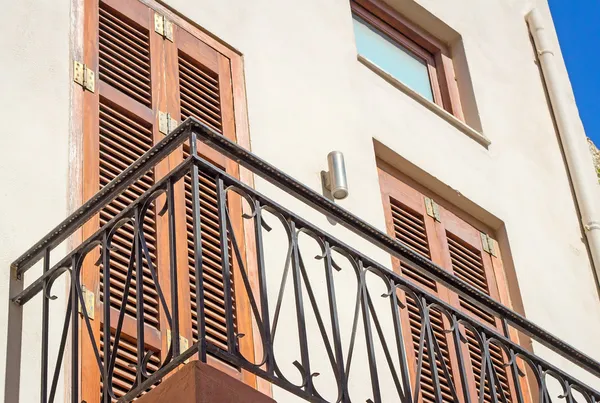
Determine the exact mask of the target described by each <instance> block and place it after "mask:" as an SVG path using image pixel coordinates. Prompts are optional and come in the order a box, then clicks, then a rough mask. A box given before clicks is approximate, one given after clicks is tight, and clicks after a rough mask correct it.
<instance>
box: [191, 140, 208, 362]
mask: <svg viewBox="0 0 600 403" xmlns="http://www.w3.org/2000/svg"><path fill="white" fill-rule="evenodd" d="M190 154H191V155H193V156H196V155H198V142H197V140H196V133H195V132H194V131H193V130H192V131H191V133H190ZM199 173H200V172H199V171H198V166H197V165H196V164H193V165H192V167H191V169H190V175H191V183H192V216H193V217H192V219H193V226H194V273H195V277H196V318H197V321H198V342H199V343H200V349H199V351H198V355H199V358H200V361H202V362H206V318H205V316H204V268H203V260H202V224H201V222H202V214H201V211H200V181H199V179H198V175H199Z"/></svg>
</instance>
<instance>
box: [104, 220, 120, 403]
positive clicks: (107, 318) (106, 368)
mask: <svg viewBox="0 0 600 403" xmlns="http://www.w3.org/2000/svg"><path fill="white" fill-rule="evenodd" d="M102 271H103V276H102V285H103V287H102V288H103V289H104V304H102V310H103V311H104V312H103V317H102V320H103V323H102V326H103V327H102V331H103V333H104V346H103V350H104V363H103V367H104V368H103V369H102V371H103V375H102V400H103V402H104V403H110V401H111V399H110V393H108V391H109V390H110V388H111V385H112V377H110V376H109V372H110V362H111V360H110V344H111V343H110V333H111V327H110V303H109V300H110V247H109V242H108V231H104V234H103V236H102ZM116 342H117V340H116V338H115V343H116Z"/></svg>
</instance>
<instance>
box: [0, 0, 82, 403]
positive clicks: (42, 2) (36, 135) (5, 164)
mask: <svg viewBox="0 0 600 403" xmlns="http://www.w3.org/2000/svg"><path fill="white" fill-rule="evenodd" d="M1 6H2V12H3V18H5V21H4V29H5V30H6V31H5V34H4V35H2V36H1V37H0V55H1V56H0V121H2V122H3V123H2V129H1V130H0V136H1V139H0V141H1V143H2V146H0V188H1V190H0V268H1V269H0V346H2V348H1V349H0V373H1V374H2V376H1V377H0V400H2V401H4V398H3V396H4V386H5V385H4V383H5V382H4V373H5V371H14V370H15V369H14V367H9V368H6V366H5V357H6V321H7V307H8V304H9V303H10V302H9V296H8V292H9V291H8V284H9V275H10V271H9V268H10V263H11V262H12V261H13V260H14V259H16V258H17V257H18V256H19V255H20V254H21V253H23V252H24V251H25V250H26V249H27V248H29V247H30V246H32V245H33V243H35V242H36V240H37V239H40V238H41V237H42V236H43V235H44V234H45V233H47V232H48V231H49V230H50V229H52V228H53V227H54V226H55V225H56V224H57V223H58V222H59V220H61V217H65V215H66V214H67V194H68V189H69V186H68V181H67V178H68V175H67V173H68V163H69V144H68V139H69V113H70V112H69V111H70V110H69V105H70V103H69V91H70V81H69V71H70V67H69V66H70V56H69V32H70V10H71V0H24V1H16V2H15V1H2V2H1ZM60 250H61V248H59V250H58V252H59V253H60ZM62 250H64V249H62ZM34 271H35V272H36V274H37V275H39V273H40V271H39V267H36V268H34V269H32V272H34ZM63 289H64V288H63V286H61V285H60V284H57V288H56V289H55V291H56V290H60V291H62V290H63ZM60 291H59V292H60ZM40 301H41V300H40V299H39V298H36V300H35V303H34V304H31V306H30V307H27V309H26V310H25V320H24V329H25V330H24V334H23V346H24V348H23V371H22V374H23V376H24V378H23V379H24V382H23V383H22V385H21V391H22V393H21V397H22V399H21V401H23V402H32V401H39V392H38V391H39V385H40V383H39V381H38V379H39V368H40V366H39V355H40V350H39V346H40V343H41V339H40V337H41V336H40V324H41V319H40V318H41V313H40V311H41V302H40ZM63 302H64V298H63V299H62V300H57V301H56V305H55V306H54V308H55V309H56V313H57V314H58V313H61V311H62V309H63V308H64V305H62V304H63ZM59 322H60V319H58V320H54V321H52V323H51V326H52V328H53V329H54V330H55V331H54V333H56V332H57V331H58V330H57V328H60V327H61V325H60V323H59ZM51 343H52V346H57V345H58V341H57V340H56V339H52V340H51ZM51 349H52V347H51ZM61 395H62V388H61V389H60V390H59V395H58V396H61Z"/></svg>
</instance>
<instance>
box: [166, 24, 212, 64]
mask: <svg viewBox="0 0 600 403" xmlns="http://www.w3.org/2000/svg"><path fill="white" fill-rule="evenodd" d="M176 41H177V47H178V48H179V50H181V51H182V52H183V53H185V54H186V55H188V56H189V57H191V58H192V59H194V60H196V61H198V62H199V63H200V64H202V65H203V66H204V67H206V68H208V69H210V70H212V71H219V54H218V53H217V51H216V50H214V49H213V48H211V47H210V46H208V45H207V44H206V43H204V42H202V40H198V38H196V37H194V36H193V35H192V34H190V33H189V32H187V31H186V30H185V29H181V28H179V29H177V38H176Z"/></svg>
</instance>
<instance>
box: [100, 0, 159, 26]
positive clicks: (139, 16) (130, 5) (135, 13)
mask: <svg viewBox="0 0 600 403" xmlns="http://www.w3.org/2000/svg"><path fill="white" fill-rule="evenodd" d="M100 1H101V2H102V3H104V4H106V5H107V6H109V7H110V8H112V9H113V10H115V11H117V12H119V13H120V14H123V15H124V16H125V17H126V18H128V19H129V20H131V21H133V22H135V23H136V24H138V25H139V26H140V27H142V28H145V29H148V30H149V31H151V32H154V15H152V21H151V24H149V23H148V8H147V7H146V6H144V5H143V4H142V3H140V2H138V1H123V0H100Z"/></svg>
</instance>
